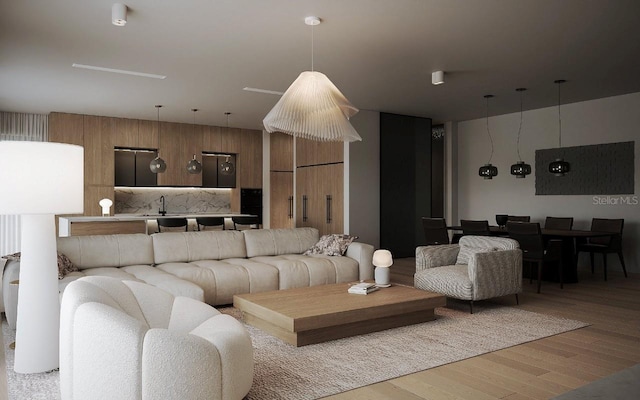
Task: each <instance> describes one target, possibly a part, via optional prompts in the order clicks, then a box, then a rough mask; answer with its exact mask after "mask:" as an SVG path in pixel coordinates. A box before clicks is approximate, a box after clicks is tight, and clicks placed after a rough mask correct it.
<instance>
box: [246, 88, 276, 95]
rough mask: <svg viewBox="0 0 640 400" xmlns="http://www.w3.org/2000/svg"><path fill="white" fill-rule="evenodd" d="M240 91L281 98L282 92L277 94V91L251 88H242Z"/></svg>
mask: <svg viewBox="0 0 640 400" xmlns="http://www.w3.org/2000/svg"><path fill="white" fill-rule="evenodd" d="M242 90H246V91H247V92H256V93H265V94H275V95H278V96H282V95H283V94H284V92H278V91H277V90H267V89H258V88H253V87H249V86H247V87H244V88H242Z"/></svg>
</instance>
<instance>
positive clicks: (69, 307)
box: [60, 276, 253, 400]
mask: <svg viewBox="0 0 640 400" xmlns="http://www.w3.org/2000/svg"><path fill="white" fill-rule="evenodd" d="M252 382H253V348H252V345H251V338H250V336H249V334H248V332H247V331H246V329H245V328H244V326H243V325H242V324H241V323H240V322H239V321H237V320H236V319H235V318H233V317H231V316H229V315H223V314H220V313H219V312H218V311H217V310H216V309H214V308H213V307H211V306H209V305H207V304H205V303H203V302H200V301H197V300H194V299H190V298H187V297H174V296H173V295H171V294H169V293H168V292H165V291H163V290H162V289H159V288H156V287H153V286H150V285H147V284H144V283H140V282H133V281H124V282H123V281H120V280H118V279H114V278H110V277H100V276H93V277H84V278H80V279H78V280H77V281H74V282H72V283H70V284H69V286H68V287H67V288H66V290H65V292H64V295H63V298H62V306H61V322H60V391H61V394H62V399H63V400H93V399H105V400H106V399H131V400H134V399H143V400H147V399H148V400H151V399H176V400H177V399H180V400H195V399H198V400H200V399H202V400H205V399H207V400H211V399H230V400H231V399H234V400H238V399H242V398H243V397H244V396H245V395H246V394H247V393H248V392H249V389H250V388H251V384H252Z"/></svg>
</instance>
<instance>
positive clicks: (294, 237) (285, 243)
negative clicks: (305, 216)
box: [242, 228, 319, 258]
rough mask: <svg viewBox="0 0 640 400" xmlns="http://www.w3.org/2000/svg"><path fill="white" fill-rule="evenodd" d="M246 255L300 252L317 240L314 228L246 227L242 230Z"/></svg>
mask: <svg viewBox="0 0 640 400" xmlns="http://www.w3.org/2000/svg"><path fill="white" fill-rule="evenodd" d="M242 233H243V234H244V239H245V243H246V246H247V257H249V258H251V257H259V256H279V255H282V254H302V253H304V252H305V251H307V250H308V249H309V248H311V246H313V245H314V244H316V242H317V241H318V237H319V234H318V230H317V229H315V228H293V229H247V230H244V231H242Z"/></svg>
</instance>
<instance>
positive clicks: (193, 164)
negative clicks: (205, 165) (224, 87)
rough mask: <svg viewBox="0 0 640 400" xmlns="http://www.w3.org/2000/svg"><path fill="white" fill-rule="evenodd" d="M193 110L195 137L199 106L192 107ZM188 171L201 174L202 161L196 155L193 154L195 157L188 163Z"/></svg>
mask: <svg viewBox="0 0 640 400" xmlns="http://www.w3.org/2000/svg"><path fill="white" fill-rule="evenodd" d="M191 111H193V135H194V137H195V133H196V112H198V109H197V108H192V109H191ZM187 172H188V173H190V174H199V173H201V172H202V163H201V162H200V161H198V159H197V158H196V155H195V154H194V155H193V159H192V160H191V161H189V162H188V163H187Z"/></svg>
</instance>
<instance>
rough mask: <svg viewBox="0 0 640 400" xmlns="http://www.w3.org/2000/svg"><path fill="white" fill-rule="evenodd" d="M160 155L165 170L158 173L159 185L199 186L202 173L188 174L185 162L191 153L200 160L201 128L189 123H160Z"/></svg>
mask: <svg viewBox="0 0 640 400" xmlns="http://www.w3.org/2000/svg"><path fill="white" fill-rule="evenodd" d="M159 144H160V157H162V158H163V159H164V161H165V162H166V163H167V170H166V171H165V172H164V173H162V174H158V185H159V186H163V185H166V186H201V185H202V174H189V173H188V172H187V163H188V162H189V160H191V158H192V156H193V154H195V155H196V158H197V159H198V160H199V161H202V130H195V129H194V126H193V125H191V124H178V123H173V122H161V123H160V141H159Z"/></svg>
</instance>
